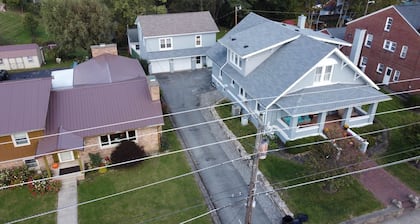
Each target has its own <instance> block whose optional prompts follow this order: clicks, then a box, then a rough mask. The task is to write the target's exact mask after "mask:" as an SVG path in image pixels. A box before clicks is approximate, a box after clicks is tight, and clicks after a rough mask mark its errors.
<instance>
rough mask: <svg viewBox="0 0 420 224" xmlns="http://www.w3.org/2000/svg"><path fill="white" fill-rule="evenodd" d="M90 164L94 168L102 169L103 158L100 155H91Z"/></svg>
mask: <svg viewBox="0 0 420 224" xmlns="http://www.w3.org/2000/svg"><path fill="white" fill-rule="evenodd" d="M89 159H90V164H91V165H92V167H93V168H95V167H100V166H101V165H102V157H101V155H100V154H99V152H98V153H95V154H94V153H89Z"/></svg>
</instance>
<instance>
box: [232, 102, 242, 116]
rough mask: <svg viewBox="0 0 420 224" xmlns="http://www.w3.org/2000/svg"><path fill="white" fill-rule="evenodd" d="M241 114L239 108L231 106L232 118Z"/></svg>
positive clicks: (234, 105)
mask: <svg viewBox="0 0 420 224" xmlns="http://www.w3.org/2000/svg"><path fill="white" fill-rule="evenodd" d="M240 114H241V106H239V105H236V104H233V105H232V116H238V115H240Z"/></svg>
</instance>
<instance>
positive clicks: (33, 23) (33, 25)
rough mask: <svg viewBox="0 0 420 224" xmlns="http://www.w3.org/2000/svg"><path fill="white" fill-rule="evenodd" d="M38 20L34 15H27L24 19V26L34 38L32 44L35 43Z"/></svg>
mask: <svg viewBox="0 0 420 224" xmlns="http://www.w3.org/2000/svg"><path fill="white" fill-rule="evenodd" d="M38 24H39V23H38V20H37V19H36V18H35V16H34V15H33V14H32V13H27V14H26V15H25V18H24V19H23V26H24V27H25V28H26V29H27V30H29V32H30V33H31V37H32V42H35V40H34V39H35V35H36V29H37V28H38Z"/></svg>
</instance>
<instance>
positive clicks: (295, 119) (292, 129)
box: [289, 116, 298, 139]
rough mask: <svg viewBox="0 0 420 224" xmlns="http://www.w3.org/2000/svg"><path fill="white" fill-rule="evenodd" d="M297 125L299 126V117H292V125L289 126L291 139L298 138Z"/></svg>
mask: <svg viewBox="0 0 420 224" xmlns="http://www.w3.org/2000/svg"><path fill="white" fill-rule="evenodd" d="M297 124H298V117H295V116H293V117H291V118H290V124H289V136H290V138H291V139H294V138H295V136H296V130H297Z"/></svg>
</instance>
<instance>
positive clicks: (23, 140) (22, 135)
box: [12, 132, 31, 147]
mask: <svg viewBox="0 0 420 224" xmlns="http://www.w3.org/2000/svg"><path fill="white" fill-rule="evenodd" d="M12 140H13V145H15V147H19V146H25V145H30V144H31V142H30V141H29V136H28V133H26V132H19V133H15V134H12Z"/></svg>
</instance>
